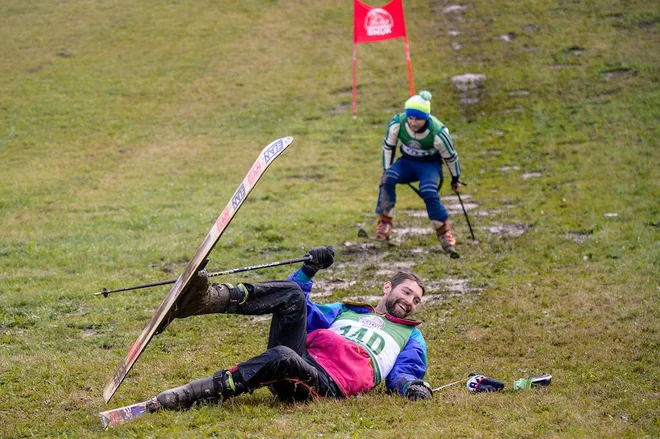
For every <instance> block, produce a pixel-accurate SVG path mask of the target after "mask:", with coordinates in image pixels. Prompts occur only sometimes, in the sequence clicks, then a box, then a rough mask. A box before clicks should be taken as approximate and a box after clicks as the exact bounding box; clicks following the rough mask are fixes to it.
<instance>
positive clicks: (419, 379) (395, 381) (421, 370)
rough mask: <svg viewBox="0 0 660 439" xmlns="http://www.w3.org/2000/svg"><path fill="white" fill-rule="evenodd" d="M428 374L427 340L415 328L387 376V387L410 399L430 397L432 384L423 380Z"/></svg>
mask: <svg viewBox="0 0 660 439" xmlns="http://www.w3.org/2000/svg"><path fill="white" fill-rule="evenodd" d="M424 375H426V342H425V341H424V337H422V333H421V332H419V330H418V329H417V328H415V329H414V330H413V332H412V334H411V336H410V338H409V339H408V343H406V345H405V346H404V348H403V350H402V351H401V353H400V354H399V356H398V357H397V359H396V362H395V363H394V367H393V368H392V371H391V372H390V374H389V375H388V376H387V380H386V381H385V387H387V389H388V390H389V391H392V392H396V393H398V394H399V395H401V396H405V397H407V398H410V399H425V398H430V397H431V396H432V393H431V391H430V386H429V385H428V384H427V383H425V382H424V381H423V379H424Z"/></svg>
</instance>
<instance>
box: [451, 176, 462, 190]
mask: <svg viewBox="0 0 660 439" xmlns="http://www.w3.org/2000/svg"><path fill="white" fill-rule="evenodd" d="M461 184H462V183H461V181H460V180H459V179H458V177H454V176H453V175H452V177H451V188H452V189H453V190H454V191H456V192H457V191H459V190H460V189H461Z"/></svg>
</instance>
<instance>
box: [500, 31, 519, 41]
mask: <svg viewBox="0 0 660 439" xmlns="http://www.w3.org/2000/svg"><path fill="white" fill-rule="evenodd" d="M496 38H497V39H498V40H502V41H506V42H507V43H509V42H511V41H513V40H515V39H517V38H518V34H516V33H515V32H509V33H506V34H504V35H499V36H498V37H496Z"/></svg>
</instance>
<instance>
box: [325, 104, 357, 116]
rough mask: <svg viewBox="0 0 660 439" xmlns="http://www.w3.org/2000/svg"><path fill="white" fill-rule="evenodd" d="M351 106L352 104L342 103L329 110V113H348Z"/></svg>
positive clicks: (332, 114)
mask: <svg viewBox="0 0 660 439" xmlns="http://www.w3.org/2000/svg"><path fill="white" fill-rule="evenodd" d="M350 108H351V106H350V105H349V104H342V105H340V106H338V107H335V108H331V109H330V110H328V114H330V115H331V116H334V115H337V114H344V113H348V111H349V110H350Z"/></svg>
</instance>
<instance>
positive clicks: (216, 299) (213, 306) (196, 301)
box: [174, 272, 250, 319]
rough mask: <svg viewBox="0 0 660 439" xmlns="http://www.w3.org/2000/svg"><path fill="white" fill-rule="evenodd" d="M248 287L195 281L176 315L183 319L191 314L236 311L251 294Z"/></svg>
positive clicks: (179, 304)
mask: <svg viewBox="0 0 660 439" xmlns="http://www.w3.org/2000/svg"><path fill="white" fill-rule="evenodd" d="M197 276H204V277H205V278H206V279H208V278H207V277H206V272H203V273H202V272H199V273H198V274H197ZM193 282H195V281H193ZM249 294H250V293H249V292H248V289H247V288H246V287H245V285H243V284H238V285H236V286H234V285H232V284H222V285H220V284H213V285H211V286H209V285H208V280H206V282H203V281H199V283H193V284H192V285H191V288H190V290H189V291H188V292H187V293H186V294H185V296H184V297H183V298H182V299H181V300H180V301H179V303H177V306H176V312H175V314H174V317H175V318H177V319H182V318H185V317H190V316H198V315H202V314H215V313H234V312H236V310H237V308H238V305H239V304H241V303H244V302H245V300H247V297H248V296H249Z"/></svg>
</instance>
